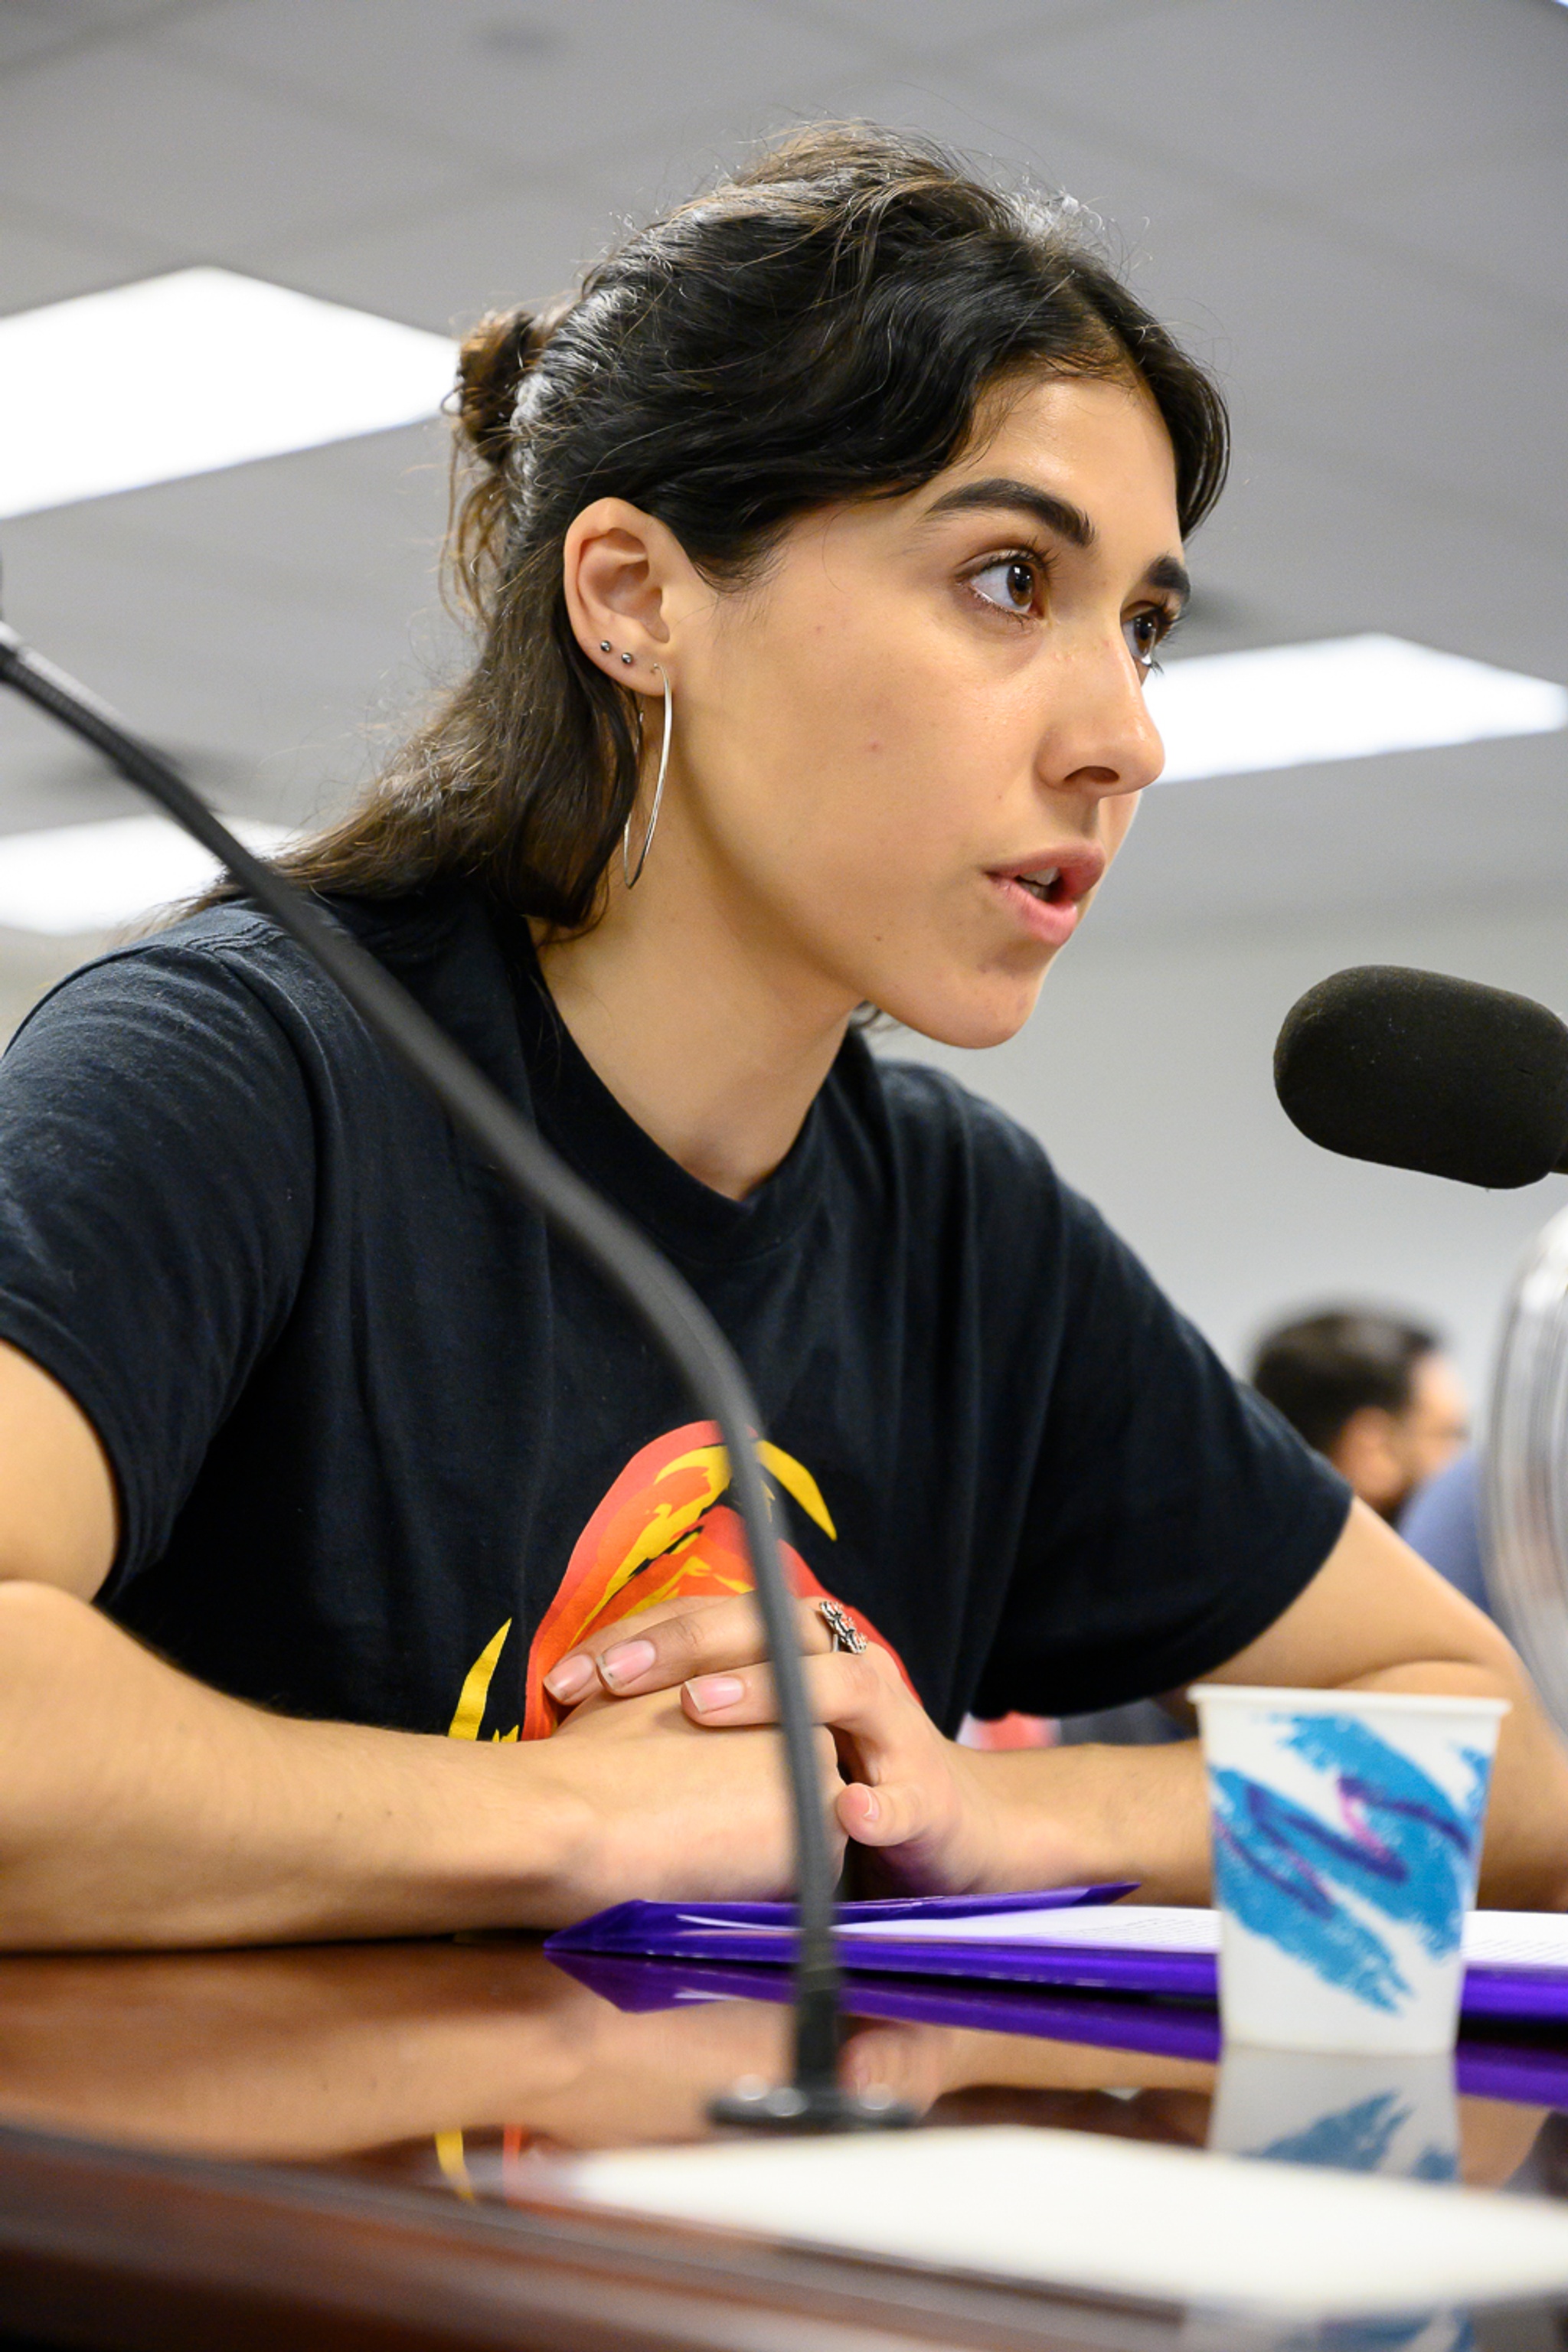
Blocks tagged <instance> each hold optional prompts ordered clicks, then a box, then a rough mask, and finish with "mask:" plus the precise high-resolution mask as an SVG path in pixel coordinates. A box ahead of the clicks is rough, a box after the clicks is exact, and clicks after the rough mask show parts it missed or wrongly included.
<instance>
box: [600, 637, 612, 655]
mask: <svg viewBox="0 0 1568 2352" xmlns="http://www.w3.org/2000/svg"><path fill="white" fill-rule="evenodd" d="M609 650H610V641H609V639H608V637H601V638H600V639H599V651H600V652H601V653H602V654H607V653H608V652H609Z"/></svg>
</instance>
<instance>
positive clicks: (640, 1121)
mask: <svg viewBox="0 0 1568 2352" xmlns="http://www.w3.org/2000/svg"><path fill="white" fill-rule="evenodd" d="M669 814H670V812H668V810H667V811H666V814H665V817H664V820H663V821H662V822H661V824H660V826H659V830H658V839H657V840H656V841H655V843H654V845H653V850H652V853H651V855H650V856H649V858H648V862H647V866H646V868H645V869H644V872H643V875H642V877H641V879H640V880H639V881H638V883H637V888H636V890H635V892H633V891H628V890H627V889H626V887H625V886H624V884H623V883H622V881H621V878H620V868H619V865H618V863H617V865H616V869H615V872H614V875H613V877H612V880H611V883H610V899H609V904H608V907H607V908H606V911H605V915H604V918H603V919H602V920H601V921H600V922H599V923H598V924H597V925H596V926H595V929H593V930H591V931H589V932H586V933H585V934H584V936H583V937H582V938H580V939H575V940H565V941H563V942H559V943H554V944H552V943H548V942H545V943H542V944H541V947H540V951H539V956H540V964H541V967H542V971H543V972H544V977H545V980H546V982H547V983H548V985H549V989H550V992H551V995H552V997H553V998H554V1001H555V1004H556V1008H557V1010H558V1012H559V1013H560V1015H561V1018H562V1019H563V1022H564V1023H565V1024H566V1027H567V1029H568V1030H569V1031H570V1032H571V1034H572V1037H573V1039H574V1043H575V1044H576V1045H577V1047H578V1048H579V1050H580V1052H581V1053H582V1054H583V1055H584V1058H585V1059H586V1061H587V1062H588V1063H589V1065H590V1066H591V1067H592V1068H593V1069H594V1071H595V1073H596V1075H597V1076H599V1077H600V1078H601V1079H602V1080H603V1082H604V1084H605V1086H606V1087H608V1088H609V1090H610V1092H611V1093H612V1094H613V1095H614V1096H615V1097H616V1101H617V1102H618V1103H619V1104H620V1106H621V1108H622V1109H623V1110H625V1111H626V1112H628V1113H629V1114H630V1116H631V1117H632V1118H635V1119H636V1121H637V1125H638V1126H639V1127H640V1128H641V1129H643V1131H644V1133H645V1134H647V1135H648V1136H651V1137H652V1139H653V1140H654V1142H655V1143H657V1144H658V1147H659V1149H660V1150H662V1151H665V1152H668V1155H669V1157H670V1158H671V1159H672V1160H676V1161H677V1162H678V1163H679V1166H681V1167H682V1168H684V1169H685V1170H686V1171H687V1173H688V1174H689V1175H691V1176H695V1177H697V1178H698V1179H699V1181H700V1182H702V1183H704V1184H708V1185H710V1186H711V1187H712V1189H713V1191H714V1192H722V1193H725V1194H727V1195H728V1196H729V1198H730V1199H731V1200H735V1201H739V1200H743V1199H744V1198H745V1196H746V1195H747V1193H749V1192H752V1191H754V1190H755V1188H756V1186H757V1185H759V1184H760V1183H762V1182H763V1180H764V1178H766V1177H768V1176H769V1175H771V1174H772V1172H773V1170H774V1169H775V1168H776V1167H777V1166H778V1164H779V1162H780V1160H783V1159H784V1155H785V1153H786V1152H787V1151H788V1150H789V1148H790V1146H791V1144H793V1143H794V1141H795V1137H796V1136H797V1135H798V1134H799V1132H800V1129H801V1125H802V1122H803V1121H804V1119H805V1115H806V1113H807V1111H808V1110H809V1109H810V1108H811V1105H812V1102H813V1100H814V1099H815V1097H816V1093H817V1090H818V1088H819V1087H821V1085H822V1083H823V1080H824V1079H825V1078H826V1076H827V1073H828V1070H829V1069H830V1068H831V1066H832V1064H833V1060H834V1056H835V1055H837V1051H838V1048H839V1046H840V1045H842V1043H843V1041H844V1034H845V1031H846V1029H847V1027H848V1024H849V1018H850V1014H851V1013H852V1011H853V1009H854V1006H853V1002H852V1000H850V999H848V997H847V993H846V992H845V991H844V990H843V989H842V988H841V987H837V986H834V985H831V984H828V983H825V982H823V981H822V980H821V979H820V978H813V977H812V976H811V975H809V974H808V973H807V972H805V971H804V970H803V960H802V959H801V958H799V957H798V956H797V955H792V954H791V953H790V952H789V950H788V948H787V946H786V945H785V944H784V942H782V941H776V940H774V941H770V940H768V937H767V927H766V919H765V917H764V916H763V914H762V912H761V910H760V909H754V908H752V909H747V908H741V907H738V906H737V905H735V904H734V903H733V902H732V900H730V901H727V900H726V898H724V897H722V896H721V894H720V893H719V892H718V891H717V890H716V889H715V888H714V887H712V877H710V876H708V875H705V874H704V873H703V871H702V866H703V864H704V862H705V861H703V860H702V859H701V858H700V856H697V855H696V854H694V845H692V844H690V843H689V842H688V841H683V840H682V838H681V834H682V830H683V829H682V828H681V826H680V825H679V822H677V823H676V824H670V822H669Z"/></svg>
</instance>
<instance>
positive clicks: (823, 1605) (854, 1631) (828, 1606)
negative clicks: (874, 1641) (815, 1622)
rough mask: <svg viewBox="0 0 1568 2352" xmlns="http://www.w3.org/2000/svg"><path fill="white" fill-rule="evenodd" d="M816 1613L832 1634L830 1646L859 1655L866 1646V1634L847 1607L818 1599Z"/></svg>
mask: <svg viewBox="0 0 1568 2352" xmlns="http://www.w3.org/2000/svg"><path fill="white" fill-rule="evenodd" d="M816 1613H817V1615H818V1616H819V1617H820V1618H821V1620H822V1622H823V1623H824V1624H825V1625H826V1628H827V1630H828V1632H829V1633H831V1634H832V1636H833V1642H832V1647H833V1648H834V1649H835V1650H848V1651H850V1652H851V1653H852V1654H853V1655H854V1656H856V1657H859V1656H860V1654H861V1653H862V1652H863V1651H864V1649H865V1647H866V1636H865V1634H864V1633H862V1632H861V1631H860V1628H859V1626H858V1625H857V1623H856V1622H855V1620H854V1618H853V1617H851V1616H850V1614H849V1612H848V1611H847V1609H841V1608H840V1607H839V1605H838V1603H837V1601H818V1602H817V1604H816Z"/></svg>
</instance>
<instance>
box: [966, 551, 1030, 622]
mask: <svg viewBox="0 0 1568 2352" xmlns="http://www.w3.org/2000/svg"><path fill="white" fill-rule="evenodd" d="M970 584H971V585H972V586H973V587H974V588H976V589H977V590H978V591H979V593H980V594H981V595H982V596H984V599H985V602H986V603H987V604H995V605H997V606H998V607H999V608H1000V610H1001V611H1003V612H1005V613H1026V612H1028V611H1029V609H1030V607H1031V606H1032V605H1033V604H1034V603H1035V601H1036V598H1037V595H1038V593H1039V566H1038V565H1037V564H1035V563H1031V562H1029V561H1028V560H1027V558H1026V557H1025V556H1022V555H1009V556H1006V557H1005V558H1004V559H1003V560H1002V561H1001V562H997V563H988V564H987V565H986V567H985V569H984V572H976V573H975V574H974V576H973V581H972V582H971V583H970Z"/></svg>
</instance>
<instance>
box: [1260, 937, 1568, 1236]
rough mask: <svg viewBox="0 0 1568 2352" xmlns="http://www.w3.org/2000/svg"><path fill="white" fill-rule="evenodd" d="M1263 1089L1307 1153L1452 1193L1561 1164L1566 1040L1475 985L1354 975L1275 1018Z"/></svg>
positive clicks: (1566, 1117) (1381, 972)
mask: <svg viewBox="0 0 1568 2352" xmlns="http://www.w3.org/2000/svg"><path fill="white" fill-rule="evenodd" d="M1274 1089H1275V1092H1276V1093H1277V1094H1278V1096H1279V1101H1280V1104H1281V1106H1282V1108H1284V1110H1285V1112H1286V1115H1287V1117H1288V1118H1290V1119H1291V1120H1293V1121H1294V1123H1295V1125H1296V1126H1297V1127H1299V1128H1300V1130H1301V1132H1302V1134H1303V1135H1305V1136H1307V1137H1308V1138H1309V1139H1310V1140H1311V1141H1312V1142H1313V1143H1321V1145H1322V1146H1323V1148H1324V1149H1325V1150H1328V1151H1340V1152H1343V1153H1345V1154H1346V1155H1347V1156H1348V1157H1349V1158H1350V1159H1352V1160H1378V1161H1380V1162H1382V1164H1383V1165H1384V1166H1385V1167H1389V1168H1415V1169H1419V1170H1420V1171H1422V1172H1423V1173H1425V1174H1426V1175H1428V1176H1450V1177H1454V1178H1456V1179H1457V1180H1458V1182H1460V1183H1461V1184H1484V1185H1486V1186H1487V1187H1489V1189H1497V1190H1508V1189H1510V1188H1511V1187H1513V1186H1515V1185H1519V1184H1533V1183H1535V1182H1536V1181H1537V1180H1538V1179H1539V1178H1541V1177H1542V1176H1546V1175H1550V1174H1551V1172H1552V1170H1553V1169H1555V1168H1558V1167H1560V1166H1561V1164H1562V1162H1563V1160H1564V1158H1568V1028H1565V1027H1564V1026H1563V1023H1562V1022H1561V1021H1559V1020H1558V1018H1557V1016H1556V1014H1555V1013H1549V1012H1548V1011H1547V1009H1546V1007H1545V1005H1543V1004H1536V1003H1532V1001H1531V998H1529V997H1528V996H1515V995H1513V994H1512V993H1511V992H1510V991H1509V990H1507V989H1504V988H1486V987H1483V986H1482V985H1481V984H1480V982H1478V981H1470V980H1449V979H1447V978H1446V977H1445V976H1444V975H1443V974H1442V973H1441V972H1436V971H1407V970H1405V968H1404V967H1403V966H1401V965H1399V964H1357V965H1355V966H1353V967H1352V969H1351V970H1350V971H1337V972H1335V973H1334V975H1333V976H1332V978H1331V979H1330V980H1323V981H1320V982H1319V983H1318V985H1317V987H1316V988H1310V989H1309V990H1308V991H1307V993H1306V995H1305V996H1303V997H1302V998H1301V999H1300V1002H1299V1003H1296V1004H1294V1005H1293V1006H1292V1007H1291V1009H1290V1011H1289V1013H1288V1014H1287V1015H1286V1018H1285V1024H1284V1026H1283V1028H1282V1029H1281V1030H1280V1032H1279V1043H1278V1045H1276V1046H1275V1048H1274Z"/></svg>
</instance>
